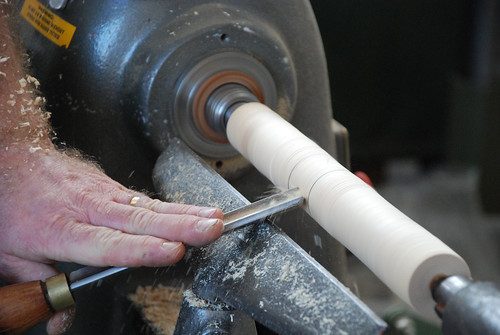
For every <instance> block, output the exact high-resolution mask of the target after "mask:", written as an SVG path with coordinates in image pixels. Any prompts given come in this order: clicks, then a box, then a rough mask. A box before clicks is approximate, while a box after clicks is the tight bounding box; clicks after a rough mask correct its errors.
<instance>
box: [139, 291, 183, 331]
mask: <svg viewBox="0 0 500 335" xmlns="http://www.w3.org/2000/svg"><path fill="white" fill-rule="evenodd" d="M183 292H184V289H183V288H180V287H170V286H163V285H161V284H160V285H158V286H156V287H152V286H146V287H142V286H139V287H137V290H136V291H135V293H132V294H130V295H129V298H130V300H132V302H134V304H135V305H136V306H138V307H140V309H141V311H142V314H143V317H144V319H145V320H146V321H147V322H148V323H149V324H150V325H151V326H152V327H153V328H154V330H155V332H156V333H157V334H162V335H171V334H173V333H174V330H175V324H176V323H177V318H178V316H179V311H180V309H181V305H182V300H183Z"/></svg>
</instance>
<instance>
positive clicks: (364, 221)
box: [227, 103, 470, 316]
mask: <svg viewBox="0 0 500 335" xmlns="http://www.w3.org/2000/svg"><path fill="white" fill-rule="evenodd" d="M227 136H228V138H229V142H230V143H231V144H232V145H233V146H234V147H235V148H236V149H237V150H238V151H239V152H240V153H241V154H242V155H243V156H245V157H246V158H247V159H248V160H249V161H250V162H251V163H252V164H253V165H254V166H255V167H256V168H257V169H258V170H259V171H260V172H261V173H262V174H264V175H265V176H266V177H267V178H269V180H271V181H272V182H273V183H274V184H275V185H277V186H280V187H283V188H287V189H289V188H294V187H299V188H300V190H301V191H302V193H303V195H304V197H305V199H306V205H305V206H306V210H307V212H308V213H309V214H310V215H311V216H312V217H313V218H314V219H315V220H316V221H317V222H318V223H319V224H320V225H321V226H322V227H323V228H324V229H325V230H326V231H328V232H329V233H330V234H331V235H332V236H333V237H335V238H336V239H337V240H338V241H339V242H340V243H342V244H343V245H345V246H346V248H348V249H349V250H350V251H351V252H352V253H354V254H355V255H356V256H357V257H358V258H359V259H360V260H361V261H362V262H363V263H365V264H366V265H367V266H368V267H369V268H370V269H371V270H372V271H373V272H374V273H375V274H376V275H377V276H378V277H379V278H380V279H381V280H382V281H383V282H384V283H385V284H386V285H387V286H388V287H389V288H390V289H391V290H392V291H393V292H394V293H396V294H397V295H398V296H399V297H400V298H401V299H403V300H404V301H406V302H407V303H409V304H410V305H412V306H413V307H414V308H415V309H416V310H417V311H418V312H420V313H422V314H424V315H426V316H433V315H435V314H434V312H433V311H434V302H433V300H432V297H431V292H430V287H429V285H430V282H431V281H432V279H433V278H434V277H435V276H436V275H440V274H444V275H462V276H466V277H467V276H469V275H470V272H469V268H468V266H467V264H466V263H465V261H464V260H463V259H462V258H461V257H460V256H459V255H457V254H456V253H455V252H454V251H453V250H451V249H450V248H449V247H448V246H446V245H445V244H444V243H443V242H441V241H440V240H439V239H438V238H436V237H435V236H434V235H432V234H431V233H429V232H428V231H427V230H425V229H424V228H422V227H421V226H420V225H418V224H417V223H415V222H414V221H413V220H411V219H410V218H408V217H407V216H406V215H404V214H403V213H401V212H400V211H399V210H398V209H396V208H395V207H394V206H392V205H391V204H390V203H389V202H387V201H386V200H385V199H384V198H382V197H381V196H380V195H379V194H378V193H377V192H376V191H375V190H373V189H372V188H371V187H370V186H368V185H366V184H365V183H364V182H363V181H361V180H360V179H359V178H358V177H356V176H354V175H353V174H352V173H351V172H349V171H348V170H347V169H345V168H344V167H343V166H342V165H341V164H339V163H338V162H337V161H336V160H335V159H334V158H332V157H331V156H330V155H329V154H328V153H327V152H326V151H324V150H323V149H321V148H320V147H319V146H318V145H316V144H315V143H314V142H313V141H312V140H310V139H309V138H307V137H306V136H305V135H303V134H302V133H301V132H300V131H298V130H297V129H296V128H295V127H293V126H292V125H290V124H289V123H288V122H286V121H285V120H284V119H282V118H281V117H280V116H279V115H278V114H276V113H274V112H273V111H272V110H270V109H269V108H267V107H266V106H265V105H262V104H260V103H248V104H244V105H242V106H240V107H238V108H237V109H236V110H235V111H234V112H233V114H232V115H231V117H230V118H229V122H228V125H227Z"/></svg>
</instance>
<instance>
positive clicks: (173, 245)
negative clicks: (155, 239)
mask: <svg viewBox="0 0 500 335" xmlns="http://www.w3.org/2000/svg"><path fill="white" fill-rule="evenodd" d="M181 246H182V243H179V242H163V244H162V245H161V247H162V248H163V249H165V250H166V251H168V252H174V251H175V250H176V249H179V248H180V247H181Z"/></svg>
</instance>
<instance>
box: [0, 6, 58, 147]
mask: <svg viewBox="0 0 500 335" xmlns="http://www.w3.org/2000/svg"><path fill="white" fill-rule="evenodd" d="M0 8H1V13H0V155H1V156H4V157H5V156H10V155H9V153H8V152H9V151H16V152H17V153H18V154H19V152H18V151H19V150H24V151H26V150H27V151H28V152H30V153H33V152H36V151H39V150H46V149H53V145H52V141H51V138H50V137H51V136H50V134H51V130H50V126H49V123H48V119H49V116H50V114H49V113H48V112H45V111H44V109H43V102H44V99H43V98H42V97H40V96H39V95H38V94H37V87H38V85H39V83H38V81H37V80H36V79H35V78H33V77H31V76H30V75H28V74H27V73H26V71H25V69H24V67H23V61H22V56H23V54H22V51H21V49H20V47H19V45H18V43H16V42H15V37H14V36H15V33H14V32H13V31H12V28H11V27H10V24H9V21H10V12H11V8H10V5H9V4H3V3H2V4H0Z"/></svg>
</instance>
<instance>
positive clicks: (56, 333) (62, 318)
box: [46, 307, 76, 335]
mask: <svg viewBox="0 0 500 335" xmlns="http://www.w3.org/2000/svg"><path fill="white" fill-rule="evenodd" d="M75 312H76V309H75V307H70V308H68V309H66V310H64V311H60V312H57V313H56V314H54V315H53V316H52V317H51V318H50V319H49V321H48V322H47V327H46V329H47V334H48V335H60V334H63V333H64V332H65V331H67V330H68V329H69V327H71V324H72V323H73V319H74V318H75Z"/></svg>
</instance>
